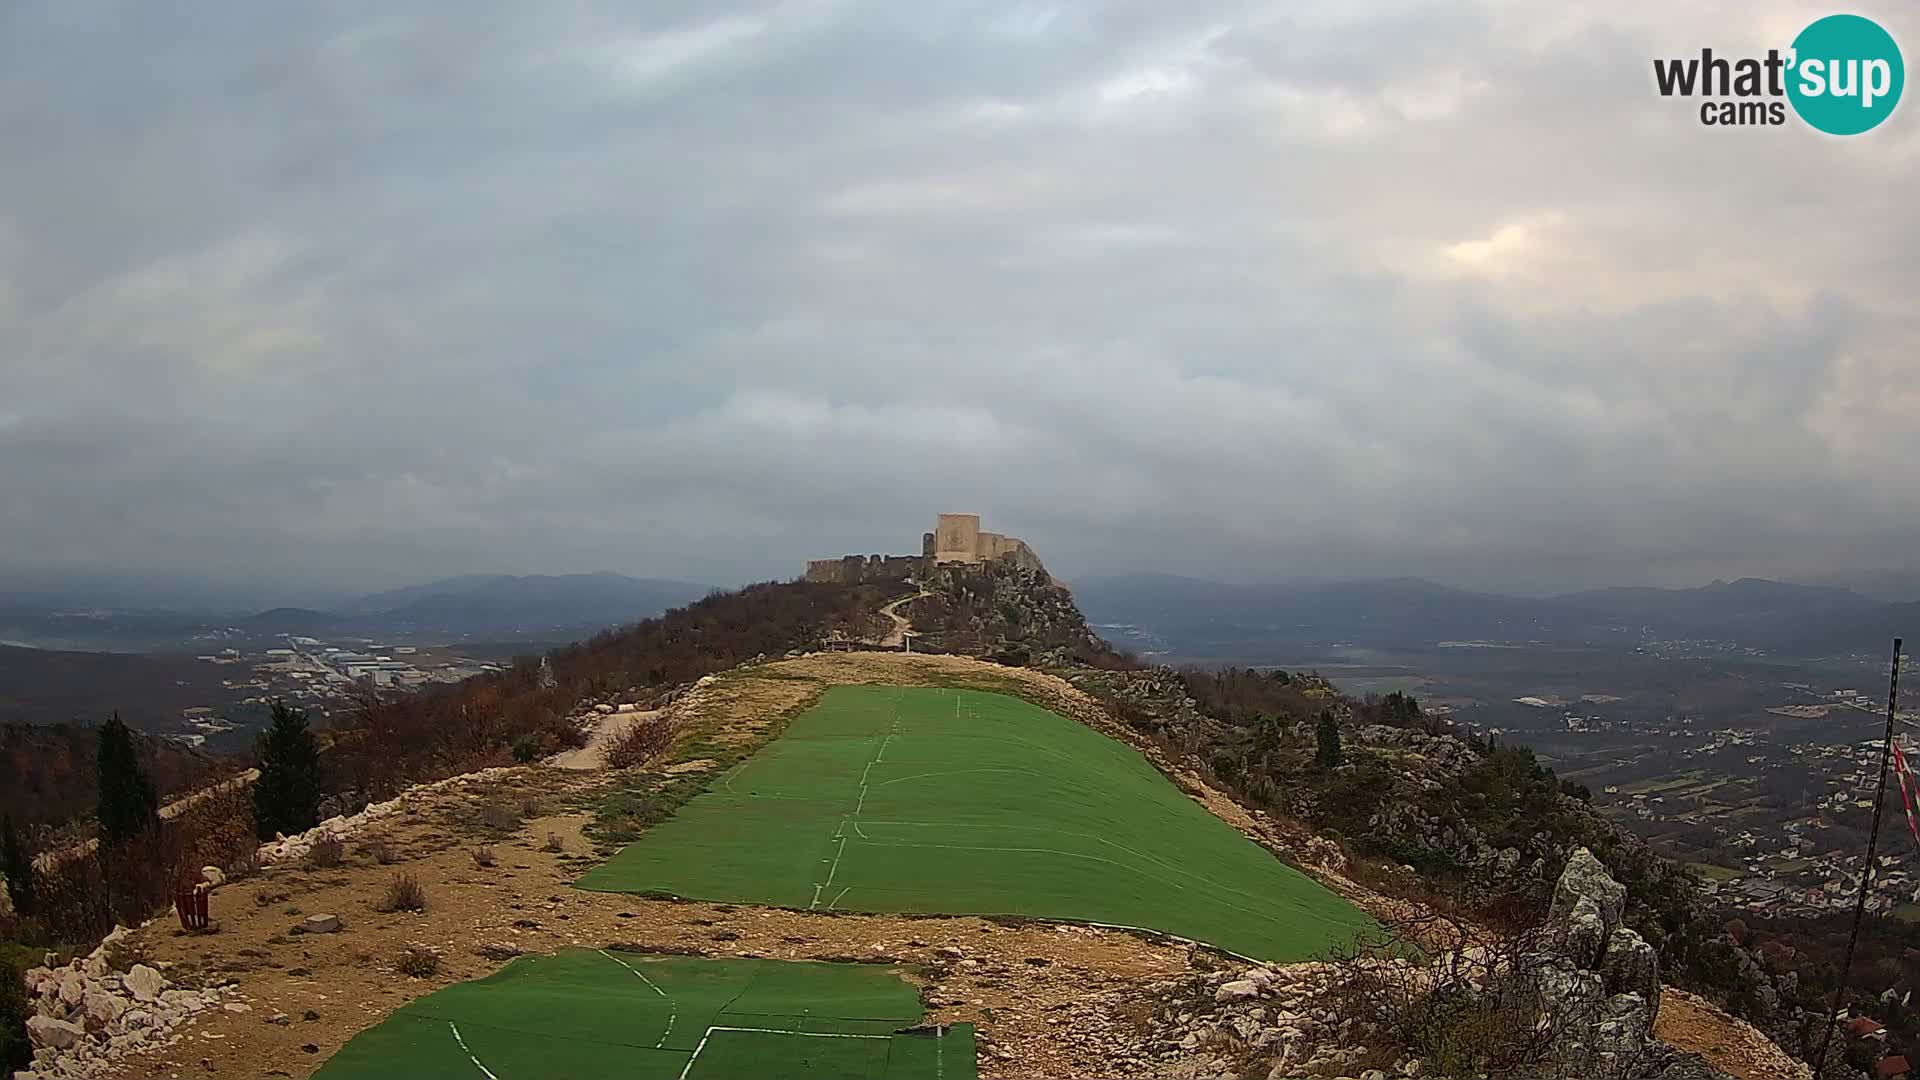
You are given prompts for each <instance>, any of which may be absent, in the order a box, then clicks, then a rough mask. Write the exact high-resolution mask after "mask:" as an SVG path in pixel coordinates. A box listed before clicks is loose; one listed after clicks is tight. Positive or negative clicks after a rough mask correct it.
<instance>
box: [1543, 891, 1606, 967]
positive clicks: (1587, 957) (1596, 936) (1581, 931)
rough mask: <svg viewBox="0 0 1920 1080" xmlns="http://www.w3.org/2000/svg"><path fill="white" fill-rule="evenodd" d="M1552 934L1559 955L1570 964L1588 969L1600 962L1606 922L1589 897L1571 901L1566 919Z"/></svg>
mask: <svg viewBox="0 0 1920 1080" xmlns="http://www.w3.org/2000/svg"><path fill="white" fill-rule="evenodd" d="M1555 933H1556V935H1557V938H1558V942H1559V945H1560V950H1561V952H1563V953H1565V954H1566V957H1567V959H1569V960H1571V961H1573V965H1574V966H1575V967H1579V968H1590V967H1593V966H1594V965H1595V964H1598V963H1599V962H1600V958H1601V955H1602V954H1603V953H1605V951H1606V948H1607V940H1608V935H1607V923H1606V919H1605V916H1603V915H1602V914H1601V913H1600V905H1599V904H1597V903H1595V902H1594V899H1593V897H1591V896H1582V897H1579V898H1578V899H1576V900H1574V902H1573V910H1572V911H1571V912H1569V913H1568V914H1567V916H1566V918H1565V919H1564V920H1563V921H1562V922H1560V923H1558V924H1556V930H1555Z"/></svg>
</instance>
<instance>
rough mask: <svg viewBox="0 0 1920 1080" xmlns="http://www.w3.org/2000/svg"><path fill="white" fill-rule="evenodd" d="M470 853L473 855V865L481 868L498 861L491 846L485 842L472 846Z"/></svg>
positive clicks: (483, 868)
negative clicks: (475, 846)
mask: <svg viewBox="0 0 1920 1080" xmlns="http://www.w3.org/2000/svg"><path fill="white" fill-rule="evenodd" d="M471 854H472V855H473V865H475V866H477V867H479V868H480V869H482V870H485V869H486V868H487V867H489V866H492V865H493V864H494V863H496V862H498V861H499V859H498V858H496V857H495V856H494V854H493V848H492V847H489V846H488V845H486V844H481V845H480V846H479V847H477V848H474V849H473V851H472V852H471Z"/></svg>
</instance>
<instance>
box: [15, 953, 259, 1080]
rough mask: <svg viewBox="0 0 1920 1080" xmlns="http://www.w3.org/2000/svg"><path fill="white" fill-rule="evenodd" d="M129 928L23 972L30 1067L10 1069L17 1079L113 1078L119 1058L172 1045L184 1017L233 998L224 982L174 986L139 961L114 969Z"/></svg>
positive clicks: (154, 969) (160, 974)
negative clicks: (55, 963)
mask: <svg viewBox="0 0 1920 1080" xmlns="http://www.w3.org/2000/svg"><path fill="white" fill-rule="evenodd" d="M131 933H132V931H130V930H128V929H126V928H125V927H115V928H114V930H113V932H112V933H110V934H108V935H107V936H106V938H105V939H104V940H102V941H101V943H100V947H99V948H97V949H95V950H93V952H91V953H89V954H87V955H86V956H85V957H83V958H81V959H78V960H75V961H73V962H72V963H69V964H66V965H64V966H62V967H36V968H32V969H30V970H28V971H27V972H26V974H25V975H24V976H23V981H24V982H25V984H26V990H27V995H28V1000H29V1001H30V1002H31V1003H32V1007H33V1015H31V1016H29V1017H28V1018H27V1035H28V1037H29V1038H30V1039H31V1040H32V1042H33V1045H34V1052H33V1065H32V1067H31V1068H30V1069H27V1070H23V1071H21V1072H17V1073H15V1074H14V1076H15V1078H16V1080H51V1078H56V1077H58V1078H79V1077H89V1078H90V1077H107V1076H112V1075H114V1071H115V1069H114V1063H115V1062H116V1061H118V1060H119V1059H120V1058H122V1057H125V1056H126V1055H128V1054H130V1053H132V1052H134V1051H136V1050H140V1049H144V1048H146V1047H148V1046H152V1045H155V1044H160V1045H165V1044H168V1043H171V1042H173V1041H174V1040H176V1039H177V1038H179V1035H178V1033H177V1029H178V1028H179V1027H180V1026H181V1025H182V1024H184V1023H186V1021H187V1019H188V1018H189V1017H191V1016H193V1015H194V1014H196V1013H199V1012H202V1011H204V1010H207V1009H211V1008H214V1007H215V1006H218V1005H221V1004H222V1003H224V1002H226V1001H227V999H228V997H230V996H231V995H232V993H233V990H232V989H231V988H230V987H215V988H211V989H194V988H190V987H184V986H179V985H176V984H175V983H174V982H173V981H172V980H170V979H168V978H167V977H166V975H164V974H163V973H161V972H160V971H159V970H158V969H157V968H153V967H149V966H148V965H146V964H141V963H135V964H132V965H130V966H128V967H127V968H126V970H124V971H117V970H115V967H116V966H117V957H118V954H119V951H120V949H121V948H122V947H123V945H124V943H125V942H126V939H127V938H128V936H129V935H130V934H131ZM233 1004H234V1005H235V1006H236V1007H238V1005H239V1003H237V1002H235V1003H233Z"/></svg>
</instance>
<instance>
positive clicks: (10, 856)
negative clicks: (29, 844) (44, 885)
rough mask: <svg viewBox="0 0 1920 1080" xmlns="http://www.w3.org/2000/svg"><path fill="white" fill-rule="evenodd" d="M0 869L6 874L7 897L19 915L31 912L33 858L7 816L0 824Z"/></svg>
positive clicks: (10, 818)
mask: <svg viewBox="0 0 1920 1080" xmlns="http://www.w3.org/2000/svg"><path fill="white" fill-rule="evenodd" d="M0 870H4V872H5V873H6V875H7V897H8V898H9V899H11V900H12V901H13V910H14V912H15V913H16V914H19V915H31V914H33V907H34V904H33V858H32V857H31V856H29V855H28V854H27V849H26V845H24V844H22V843H21V842H20V831H19V830H18V829H15V828H14V827H13V818H12V817H11V816H9V817H8V818H7V819H6V821H5V824H4V826H0Z"/></svg>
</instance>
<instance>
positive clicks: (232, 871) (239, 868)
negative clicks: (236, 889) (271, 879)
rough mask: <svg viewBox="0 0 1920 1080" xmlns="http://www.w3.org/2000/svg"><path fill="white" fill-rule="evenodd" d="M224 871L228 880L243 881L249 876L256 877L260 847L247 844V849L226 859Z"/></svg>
mask: <svg viewBox="0 0 1920 1080" xmlns="http://www.w3.org/2000/svg"><path fill="white" fill-rule="evenodd" d="M226 872H227V880H228V881H245V880H247V879H248V878H250V877H258V876H259V874H260V849H259V848H257V847H255V846H253V845H252V844H248V845H247V850H245V851H243V852H241V853H240V854H238V855H235V856H234V857H233V858H231V859H229V860H227V865H226Z"/></svg>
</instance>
